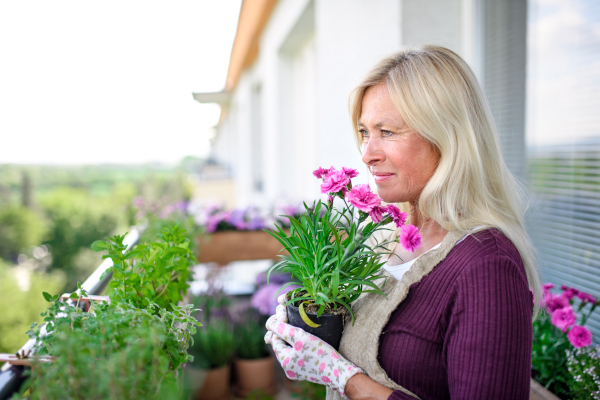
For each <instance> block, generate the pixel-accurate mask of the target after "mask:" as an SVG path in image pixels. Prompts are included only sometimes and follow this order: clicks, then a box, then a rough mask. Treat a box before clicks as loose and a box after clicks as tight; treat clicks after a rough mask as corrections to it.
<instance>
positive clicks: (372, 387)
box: [346, 374, 393, 400]
mask: <svg viewBox="0 0 600 400" xmlns="http://www.w3.org/2000/svg"><path fill="white" fill-rule="evenodd" d="M392 393H393V392H392V390H391V389H388V388H386V387H385V386H383V385H380V384H379V383H377V382H375V381H374V380H372V379H371V378H369V377H368V376H366V375H365V374H356V375H354V376H353V377H352V378H350V380H348V383H346V396H348V397H349V398H350V399H352V400H386V399H387V398H388V397H390V395H391V394H392Z"/></svg>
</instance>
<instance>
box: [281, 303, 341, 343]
mask: <svg viewBox="0 0 600 400" xmlns="http://www.w3.org/2000/svg"><path fill="white" fill-rule="evenodd" d="M286 311H287V318H288V321H289V322H288V323H289V324H290V325H293V326H297V327H298V328H301V329H303V330H305V331H306V332H308V333H310V334H312V335H315V336H316V337H318V338H320V339H322V340H323V341H324V342H325V343H328V344H330V345H331V346H332V347H333V348H334V349H336V350H339V348H340V342H341V341H342V333H343V332H344V315H343V314H325V313H323V314H321V316H320V317H318V318H317V313H313V312H309V311H307V312H306V315H307V316H308V318H309V319H310V320H311V321H313V322H314V323H316V324H319V325H320V326H319V327H317V328H311V327H310V326H308V325H306V323H305V322H304V320H303V319H302V317H300V311H299V310H298V307H296V306H294V305H292V304H288V305H287V307H286Z"/></svg>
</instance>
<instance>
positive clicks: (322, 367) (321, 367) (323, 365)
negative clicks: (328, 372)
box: [319, 363, 326, 371]
mask: <svg viewBox="0 0 600 400" xmlns="http://www.w3.org/2000/svg"><path fill="white" fill-rule="evenodd" d="M325 367H326V365H325V363H321V364H320V365H319V371H323V370H324V369H325Z"/></svg>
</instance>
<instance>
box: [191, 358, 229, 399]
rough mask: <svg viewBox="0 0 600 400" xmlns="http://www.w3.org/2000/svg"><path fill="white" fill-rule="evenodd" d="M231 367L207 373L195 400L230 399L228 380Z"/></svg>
mask: <svg viewBox="0 0 600 400" xmlns="http://www.w3.org/2000/svg"><path fill="white" fill-rule="evenodd" d="M230 377H231V365H226V366H224V367H221V368H215V369H211V370H210V371H208V373H207V375H206V379H204V384H203V385H202V388H201V389H200V390H199V391H198V392H196V400H228V399H230V398H231V392H230V390H229V378H230Z"/></svg>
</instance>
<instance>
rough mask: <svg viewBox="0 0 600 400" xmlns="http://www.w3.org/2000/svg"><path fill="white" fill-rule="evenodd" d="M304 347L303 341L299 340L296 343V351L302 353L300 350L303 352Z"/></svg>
mask: <svg viewBox="0 0 600 400" xmlns="http://www.w3.org/2000/svg"><path fill="white" fill-rule="evenodd" d="M302 347H304V346H303V344H302V342H301V341H299V340H298V341H297V342H296V343H294V350H296V351H300V350H302ZM319 351H321V352H322V351H323V350H319Z"/></svg>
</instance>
